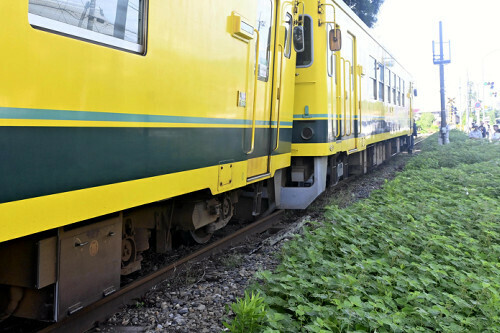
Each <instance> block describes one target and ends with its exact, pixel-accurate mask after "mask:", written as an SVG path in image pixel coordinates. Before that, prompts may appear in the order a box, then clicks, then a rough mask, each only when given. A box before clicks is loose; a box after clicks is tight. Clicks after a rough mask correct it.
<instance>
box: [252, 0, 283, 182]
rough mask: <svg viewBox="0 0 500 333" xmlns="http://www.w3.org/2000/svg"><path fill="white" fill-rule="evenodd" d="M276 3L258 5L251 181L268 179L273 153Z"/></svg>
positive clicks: (270, 0) (269, 0)
mask: <svg viewBox="0 0 500 333" xmlns="http://www.w3.org/2000/svg"><path fill="white" fill-rule="evenodd" d="M275 19H276V18H275V6H274V1H273V0H258V1H257V16H256V22H255V30H256V31H257V40H256V43H255V44H256V45H255V49H256V50H255V66H254V98H253V105H252V108H253V110H252V129H251V138H250V141H251V146H250V150H248V151H247V155H248V165H247V178H248V181H252V180H255V179H256V178H260V177H261V176H262V177H264V176H266V175H267V174H268V173H269V151H270V149H271V147H270V145H271V123H270V119H271V106H272V89H273V76H274V73H273V62H274V56H273V55H274V48H275V38H274V31H273V29H272V28H273V26H274V22H275Z"/></svg>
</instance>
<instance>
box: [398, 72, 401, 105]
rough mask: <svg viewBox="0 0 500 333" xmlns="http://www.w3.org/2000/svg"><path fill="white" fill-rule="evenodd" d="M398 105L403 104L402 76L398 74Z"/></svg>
mask: <svg viewBox="0 0 500 333" xmlns="http://www.w3.org/2000/svg"><path fill="white" fill-rule="evenodd" d="M398 105H401V78H400V77H399V76H398Z"/></svg>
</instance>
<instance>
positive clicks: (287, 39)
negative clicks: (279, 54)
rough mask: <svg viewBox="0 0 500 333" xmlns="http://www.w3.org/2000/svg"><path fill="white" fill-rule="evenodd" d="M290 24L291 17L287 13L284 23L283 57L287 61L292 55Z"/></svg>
mask: <svg viewBox="0 0 500 333" xmlns="http://www.w3.org/2000/svg"><path fill="white" fill-rule="evenodd" d="M292 24H293V17H292V15H291V14H290V13H287V14H286V21H285V27H286V34H285V57H287V58H288V59H290V56H291V55H292Z"/></svg>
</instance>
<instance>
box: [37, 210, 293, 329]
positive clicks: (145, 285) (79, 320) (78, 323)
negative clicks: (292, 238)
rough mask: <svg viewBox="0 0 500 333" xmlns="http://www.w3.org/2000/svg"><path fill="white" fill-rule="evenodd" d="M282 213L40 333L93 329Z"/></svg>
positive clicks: (270, 222) (237, 233) (124, 288)
mask: <svg viewBox="0 0 500 333" xmlns="http://www.w3.org/2000/svg"><path fill="white" fill-rule="evenodd" d="M283 212H284V211H283V210H278V211H276V212H274V213H272V214H271V215H269V216H267V217H264V218H262V219H260V220H258V221H256V222H254V223H252V224H249V225H248V226H246V227H244V228H242V229H240V230H238V231H236V232H234V233H232V234H231V235H229V236H227V237H224V238H222V239H220V240H217V241H215V242H213V243H211V244H209V245H208V246H206V247H204V248H202V249H200V250H198V251H195V252H193V253H192V254H190V255H188V256H186V257H184V258H182V259H180V260H178V261H176V262H174V263H171V264H169V265H168V266H166V267H163V268H161V269H160V270H158V271H156V272H154V273H151V274H149V275H147V276H145V277H143V278H141V279H139V280H137V281H134V282H132V283H130V284H127V285H125V286H124V287H123V288H122V289H120V290H118V291H117V292H116V293H114V294H112V295H110V296H108V297H106V298H103V299H101V300H99V301H97V302H95V303H93V304H91V305H89V306H88V307H86V308H84V309H82V310H80V311H79V312H77V313H75V314H73V315H71V316H68V317H66V318H65V319H63V320H62V321H60V322H58V323H54V324H52V325H50V326H48V327H46V328H44V329H42V330H40V331H39V332H40V333H49V332H85V331H87V330H89V329H92V328H93V327H94V326H95V324H96V323H97V322H99V321H102V320H105V319H106V318H107V317H108V316H110V315H111V314H113V313H114V312H116V311H118V310H119V309H120V307H123V306H125V305H126V304H129V303H130V302H131V301H132V300H134V299H137V298H139V297H141V296H142V295H144V294H145V293H146V292H147V291H149V290H150V289H151V288H153V287H154V286H156V285H158V284H159V283H161V282H163V281H164V280H165V279H166V278H168V277H170V276H172V275H173V274H174V273H175V272H176V271H177V270H178V269H180V268H182V267H183V266H185V265H186V264H187V263H188V262H193V261H195V260H200V259H203V258H206V257H209V256H210V255H212V254H214V253H218V252H220V251H222V250H224V249H226V248H228V247H230V246H233V245H235V244H240V243H242V242H243V241H244V240H245V239H247V237H248V236H251V235H254V234H257V233H261V232H263V231H265V230H267V229H269V228H271V227H272V226H273V225H274V224H276V222H278V220H279V217H280V216H281V214H282V213H283Z"/></svg>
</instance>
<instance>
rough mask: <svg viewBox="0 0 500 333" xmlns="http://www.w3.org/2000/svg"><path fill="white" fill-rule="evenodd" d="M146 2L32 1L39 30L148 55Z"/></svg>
mask: <svg viewBox="0 0 500 333" xmlns="http://www.w3.org/2000/svg"><path fill="white" fill-rule="evenodd" d="M146 1H147V0H88V1H66V0H65V1H63V0H29V3H28V21H29V23H30V24H31V25H32V26H33V27H36V28H40V29H44V30H49V31H52V32H55V33H61V34H64V35H67V36H70V37H75V38H78V39H82V40H85V41H90V42H95V43H98V44H101V45H106V46H111V47H114V48H118V49H123V50H127V51H131V52H135V53H144V51H145V39H146V37H145V30H146V29H145V27H146V23H145V13H146V10H145V8H146Z"/></svg>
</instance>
